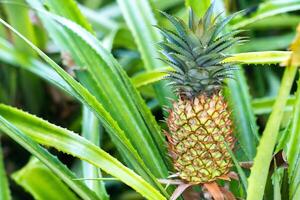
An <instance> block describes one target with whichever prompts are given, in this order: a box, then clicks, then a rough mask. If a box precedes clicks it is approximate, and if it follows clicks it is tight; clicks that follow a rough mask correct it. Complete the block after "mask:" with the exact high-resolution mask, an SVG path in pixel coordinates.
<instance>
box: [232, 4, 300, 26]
mask: <svg viewBox="0 0 300 200" xmlns="http://www.w3.org/2000/svg"><path fill="white" fill-rule="evenodd" d="M299 9H300V1H299V0H277V1H267V2H264V3H261V4H260V5H259V7H258V9H257V11H256V12H255V13H254V14H252V15H251V17H249V18H245V19H243V18H242V19H239V20H237V23H235V24H234V25H233V26H232V28H233V29H239V28H242V27H244V26H247V25H249V24H252V23H255V22H256V21H258V20H261V19H264V18H267V17H270V16H274V15H278V14H281V13H287V12H291V11H296V10H299Z"/></svg>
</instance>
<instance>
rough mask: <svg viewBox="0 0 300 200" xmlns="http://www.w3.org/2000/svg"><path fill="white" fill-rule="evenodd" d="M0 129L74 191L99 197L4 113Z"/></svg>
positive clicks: (1, 116)
mask: <svg viewBox="0 0 300 200" xmlns="http://www.w3.org/2000/svg"><path fill="white" fill-rule="evenodd" d="M0 130H2V131H3V132H5V133H6V134H7V135H9V136H10V137H11V138H12V139H13V140H15V141H16V142H17V143H19V144H20V145H21V146H22V147H23V148H25V149H26V150H27V151H29V152H30V153H32V154H33V155H34V156H36V157H37V158H38V159H39V160H41V161H42V162H43V163H44V164H45V165H47V167H48V168H49V169H51V170H52V171H53V172H54V173H55V174H56V175H57V176H58V177H60V179H62V180H63V181H64V182H65V183H66V184H67V185H68V186H69V187H70V188H72V189H73V191H76V193H77V194H78V195H79V196H80V197H81V198H82V199H85V200H89V199H90V200H94V199H99V198H97V196H96V195H95V194H94V192H93V191H91V190H89V189H88V188H87V187H86V186H85V185H84V184H82V183H78V182H76V181H75V180H73V179H75V178H76V176H75V175H74V174H73V173H72V172H71V171H70V170H69V169H68V168H67V167H66V166H65V165H63V164H62V163H61V162H60V161H59V160H58V159H57V158H55V157H53V156H52V155H51V154H50V153H49V152H48V151H46V150H45V149H44V148H42V147H40V146H39V145H38V144H37V143H35V142H34V141H32V140H31V139H30V138H29V137H28V136H26V135H24V134H23V133H22V132H20V131H19V130H18V129H17V128H16V127H15V126H13V125H12V124H11V123H9V122H8V121H7V120H6V119H5V118H3V115H2V114H0Z"/></svg>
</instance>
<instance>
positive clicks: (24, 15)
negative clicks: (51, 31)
mask: <svg viewBox="0 0 300 200" xmlns="http://www.w3.org/2000/svg"><path fill="white" fill-rule="evenodd" d="M24 4H25V0H14V1H13V2H9V3H4V4H3V5H4V11H6V14H7V18H8V21H9V22H10V24H12V26H13V27H15V28H16V29H17V30H18V31H20V33H22V34H23V35H24V36H25V37H27V38H28V39H29V40H31V41H32V42H33V43H34V44H36V37H35V33H34V29H33V25H32V23H31V21H30V18H29V9H28V7H26V6H20V5H24ZM20 19H22V20H20ZM12 42H13V44H14V45H15V47H16V48H17V49H18V50H19V51H21V52H23V55H22V56H25V57H26V56H29V55H30V56H36V53H35V52H34V51H33V50H32V49H31V48H30V47H28V45H27V44H26V43H25V42H24V41H23V40H22V39H20V38H18V37H16V36H15V35H12ZM18 80H19V82H20V87H21V88H22V96H24V100H25V105H26V108H27V109H28V110H29V111H30V112H32V113H38V112H39V111H40V109H41V106H42V105H43V104H42V102H43V99H42V97H44V93H43V92H44V90H43V88H42V86H41V81H40V80H39V79H38V78H37V77H36V76H34V75H33V74H31V73H29V72H27V71H24V70H21V71H20V74H19V77H18ZM32 91H35V92H32Z"/></svg>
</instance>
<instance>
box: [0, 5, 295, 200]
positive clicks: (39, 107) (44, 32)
mask: <svg viewBox="0 0 300 200" xmlns="http://www.w3.org/2000/svg"><path fill="white" fill-rule="evenodd" d="M233 2H236V3H233ZM80 3H81V4H79V3H78V2H76V1H75V0H27V1H25V0H14V1H8V2H7V1H5V2H1V5H0V11H1V13H0V17H1V19H0V23H1V24H2V25H0V66H1V68H0V102H1V104H0V130H1V133H0V138H1V143H2V146H3V151H2V148H1V147H0V199H4V200H9V199H11V198H16V199H18V198H20V199H24V198H26V197H24V196H22V195H25V194H24V192H23V193H22V192H19V190H20V188H18V187H17V186H15V185H14V184H15V183H17V184H18V185H19V186H21V187H22V188H24V190H25V191H27V192H28V193H29V194H30V195H31V196H33V197H34V198H35V199H109V198H112V199H113V198H115V199H136V198H142V196H143V197H144V198H147V199H155V200H158V199H167V198H169V196H170V195H171V194H172V191H173V190H174V188H172V187H169V188H167V189H166V188H164V186H163V185H162V184H161V183H159V182H158V179H159V178H166V177H168V176H169V175H170V174H169V171H172V165H171V163H170V159H169V157H168V155H167V149H166V145H165V138H164V136H163V134H162V131H161V128H160V127H161V126H164V124H163V123H161V124H160V122H159V120H160V119H163V115H164V113H163V112H162V109H161V108H162V107H163V106H165V105H168V104H169V100H168V98H174V94H172V92H171V90H170V88H169V87H168V86H167V84H166V82H165V81H162V80H161V79H162V78H163V77H164V76H165V71H166V70H169V68H168V66H165V64H164V63H162V62H161V61H160V60H159V59H157V58H158V57H160V55H159V53H158V51H157V46H156V44H157V43H158V42H159V41H161V39H162V38H161V36H160V34H159V32H158V30H157V29H155V28H154V27H153V25H157V24H158V23H159V24H160V26H168V24H166V20H165V19H164V18H163V17H162V16H161V15H160V14H159V13H158V12H156V10H157V9H159V10H164V11H168V12H171V13H173V14H176V15H178V16H179V17H181V18H185V17H186V16H187V12H186V11H187V9H186V7H188V6H191V7H192V8H193V9H194V11H195V12H196V14H197V15H198V16H201V15H202V14H203V13H204V11H205V10H206V9H207V7H208V6H209V4H210V1H209V0H204V1H201V3H199V1H198V0H187V1H186V2H184V1H183V0H152V1H150V0H117V1H104V0H84V1H80ZM215 3H216V5H217V6H216V7H217V9H220V10H222V11H226V12H227V13H229V12H232V11H235V10H238V9H240V8H248V6H250V3H254V2H253V1H246V0H243V1H242V0H240V1H226V0H224V1H221V0H216V2H215ZM256 3H257V4H256V6H255V7H252V8H255V9H249V10H247V11H246V13H247V14H246V15H242V14H240V15H239V16H237V17H236V18H235V19H234V20H233V21H232V23H231V24H230V26H228V29H229V30H230V29H237V28H238V29H247V30H248V31H247V32H246V33H243V34H247V36H248V37H249V38H251V39H250V41H249V42H248V43H247V45H244V46H240V47H238V48H237V49H235V54H233V55H232V57H229V58H227V61H230V62H243V63H245V64H247V66H248V67H246V65H245V66H244V65H243V66H241V67H239V68H240V70H238V71H235V72H234V74H233V75H234V80H230V81H229V82H228V89H227V91H226V95H227V98H228V100H229V102H230V104H231V105H232V112H233V117H234V121H235V126H236V131H235V132H236V138H237V143H238V144H237V146H238V147H237V149H236V150H235V152H234V154H232V157H233V159H234V161H235V164H236V166H235V168H236V171H237V172H238V175H239V178H240V180H239V181H232V182H231V183H230V188H231V191H232V192H233V193H234V195H235V196H237V197H241V198H247V199H249V200H252V199H253V200H254V199H255V200H260V199H262V198H263V197H265V198H266V199H272V198H274V199H280V198H282V199H300V187H299V185H300V167H299V165H300V164H299V158H300V147H299V145H297V144H298V143H299V140H300V133H299V130H300V128H299V124H300V114H299V112H300V111H299V109H300V91H299V89H297V87H296V85H294V86H295V87H294V88H293V84H294V83H295V81H294V80H295V77H296V73H297V66H299V65H300V64H299V62H300V59H299V55H300V51H299V46H300V45H299V42H300V39H299V35H298V36H297V35H296V34H295V33H296V31H295V29H296V26H297V23H299V21H300V17H299V15H297V11H298V10H300V1H299V0H276V1H265V2H258V1H257V2H256ZM199 5H200V6H199ZM185 6H186V7H185ZM226 12H224V13H226ZM288 12H291V13H288ZM279 14H280V16H279ZM20 19H22V20H20ZM282 22H284V23H282ZM298 29H299V28H298ZM298 34H300V30H298ZM293 38H295V39H294V42H292V40H293ZM291 43H292V45H291V51H275V50H285V49H287V48H288V46H289V45H290V44H291ZM252 51H253V52H252ZM241 52H243V53H241ZM280 63H284V64H285V66H286V67H285V68H280V67H278V66H279V64H280ZM266 64H268V65H266ZM270 64H272V67H270ZM64 68H65V69H64ZM283 70H284V73H283V76H282V79H281V81H280V77H281V76H280V75H281V74H282V71H283ZM246 75H247V76H246ZM253 80H254V81H253ZM299 84H300V82H299V81H298V85H299ZM295 88H296V90H297V92H296V93H295V95H292V96H291V95H290V94H291V92H294V90H295ZM253 97H254V98H253ZM16 107H21V109H18V108H16ZM23 110H26V111H28V112H25V111H23ZM29 113H31V114H29ZM270 113H271V114H270ZM268 114H270V116H269V117H268ZM36 115H37V116H40V117H37V116H36ZM41 117H42V118H45V119H47V120H49V121H51V122H55V123H50V122H48V121H46V120H43V119H42V118H41ZM55 124H59V125H61V126H64V127H67V128H62V127H60V126H58V125H55ZM76 132H77V133H80V134H77V133H76ZM108 136H109V137H108ZM16 143H17V144H18V145H17V144H16ZM258 144H259V145H258ZM19 147H22V150H18V149H20V148H19ZM56 150H58V151H56ZM25 151H28V152H29V153H30V155H31V156H32V158H31V159H30V161H29V162H28V163H27V164H26V165H25V164H24V162H27V160H29V155H28V154H25V153H24V152H25ZM61 152H62V153H61ZM108 152H109V153H108ZM67 154H69V155H71V156H72V157H71V156H68V155H67ZM274 155H276V156H274ZM57 156H58V157H59V158H57ZM279 157H280V158H283V159H281V160H283V161H284V162H280V159H278V158H279ZM241 161H247V162H252V161H253V167H252V168H251V171H250V170H247V169H242V168H241V167H240V166H239V162H241ZM273 161H274V162H273ZM9 163H12V164H10V165H9ZM286 163H288V167H286V166H287V165H286ZM19 168H21V169H19ZM5 169H7V170H5ZM7 172H8V173H7ZM12 172H13V173H12ZM247 176H248V180H247ZM80 178H82V179H80ZM90 179H94V180H90ZM11 180H13V181H11ZM240 183H241V184H240ZM123 184H126V185H128V186H129V187H130V188H132V189H133V190H130V189H128V188H126V187H125V186H124V185H123ZM9 185H10V186H11V187H9ZM115 191H117V192H115ZM27 195H28V194H27ZM25 196H26V195H25Z"/></svg>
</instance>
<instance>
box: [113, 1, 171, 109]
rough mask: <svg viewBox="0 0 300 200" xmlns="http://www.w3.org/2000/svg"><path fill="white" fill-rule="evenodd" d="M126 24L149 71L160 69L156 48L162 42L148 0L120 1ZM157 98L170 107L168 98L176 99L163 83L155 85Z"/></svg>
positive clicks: (160, 64) (160, 63)
mask: <svg viewBox="0 0 300 200" xmlns="http://www.w3.org/2000/svg"><path fill="white" fill-rule="evenodd" d="M118 5H119V6H120V9H121V11H122V13H123V16H124V18H125V21H126V23H127V24H128V26H129V29H130V30H131V32H132V34H133V36H134V39H135V42H136V44H137V46H138V49H139V52H140V53H141V56H142V59H143V63H144V66H145V69H146V70H147V71H149V70H153V69H159V68H160V67H161V66H162V62H161V61H160V60H159V59H158V58H159V54H158V52H157V48H156V46H155V44H156V43H158V42H159V41H160V39H161V38H160V35H159V33H158V30H157V29H155V28H154V27H153V26H154V25H156V24H157V22H156V20H155V18H154V14H153V12H152V10H151V7H150V5H149V2H148V1H147V0H138V1H136V0H118ZM154 89H155V91H156V96H157V98H158V101H159V102H160V104H161V105H170V102H169V100H168V99H167V97H172V98H174V95H173V94H172V92H171V90H170V87H167V85H166V82H165V81H162V82H160V83H157V84H155V85H154Z"/></svg>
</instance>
